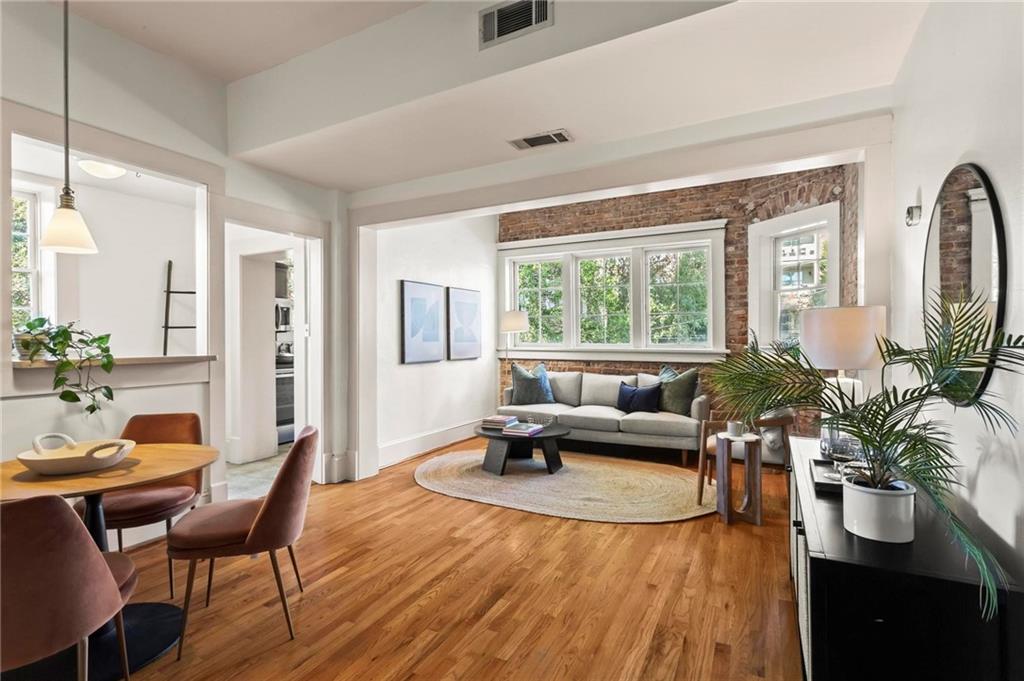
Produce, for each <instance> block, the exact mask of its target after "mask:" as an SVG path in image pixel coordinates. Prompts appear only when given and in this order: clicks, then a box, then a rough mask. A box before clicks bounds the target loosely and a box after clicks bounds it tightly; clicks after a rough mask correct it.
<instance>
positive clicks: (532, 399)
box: [512, 362, 555, 404]
mask: <svg viewBox="0 0 1024 681" xmlns="http://www.w3.org/2000/svg"><path fill="white" fill-rule="evenodd" d="M554 401H555V396H554V393H552V392H551V381H549V380H548V370H547V369H546V368H545V367H544V363H543V362H542V363H540V364H538V365H537V366H535V367H534V368H533V371H527V370H526V369H524V368H523V367H521V366H519V365H518V364H515V363H513V364H512V404H551V403H553V402H554Z"/></svg>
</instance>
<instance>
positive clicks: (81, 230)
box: [39, 206, 99, 255]
mask: <svg viewBox="0 0 1024 681" xmlns="http://www.w3.org/2000/svg"><path fill="white" fill-rule="evenodd" d="M39 247H40V248H41V249H43V250H46V251H53V252H54V253H72V254H76V255H89V254H92V253H98V252H99V249H97V248H96V242H95V241H93V239H92V234H90V233H89V228H88V227H87V226H86V225H85V220H83V219H82V214H81V213H79V212H78V211H77V210H76V209H75V207H74V206H71V207H63V206H62V207H61V208H58V209H57V210H55V211H54V212H53V218H52V219H51V220H50V224H48V225H47V226H46V231H45V232H43V238H42V239H41V240H40V242H39Z"/></svg>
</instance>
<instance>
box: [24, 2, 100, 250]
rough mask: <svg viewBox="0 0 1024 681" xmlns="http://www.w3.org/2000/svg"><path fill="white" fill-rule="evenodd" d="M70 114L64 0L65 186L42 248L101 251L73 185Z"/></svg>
mask: <svg viewBox="0 0 1024 681" xmlns="http://www.w3.org/2000/svg"><path fill="white" fill-rule="evenodd" d="M69 129H70V118H69V114H68V0H64V188H63V189H62V190H61V192H60V204H59V205H58V206H57V210H55V211H53V217H52V218H51V219H50V224H48V225H47V226H46V230H45V231H44V232H43V238H42V239H40V241H39V248H41V249H43V250H46V251H53V252H54V253H68V254H75V255H89V254H92V253H98V252H99V249H97V248H96V242H95V241H93V238H92V234H90V233H89V228H88V227H87V226H86V224H85V220H84V219H82V214H81V213H79V212H78V210H77V209H76V208H75V192H74V191H73V190H72V189H71V170H70V164H71V149H70V147H69V144H70V140H69V138H70V133H69Z"/></svg>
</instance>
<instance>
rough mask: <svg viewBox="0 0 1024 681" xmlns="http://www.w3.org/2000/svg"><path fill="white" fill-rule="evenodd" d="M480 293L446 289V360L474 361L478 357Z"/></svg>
mask: <svg viewBox="0 0 1024 681" xmlns="http://www.w3.org/2000/svg"><path fill="white" fill-rule="evenodd" d="M482 331H483V322H482V321H481V318H480V292H479V291H473V290H472V289H468V288H455V287H453V286H449V287H448V359H476V358H477V357H479V356H480V350H481V343H480V335H481V333H482Z"/></svg>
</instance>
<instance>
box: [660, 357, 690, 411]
mask: <svg viewBox="0 0 1024 681" xmlns="http://www.w3.org/2000/svg"><path fill="white" fill-rule="evenodd" d="M658 378H660V379H661V410H662V411H670V412H672V413H673V414H681V415H683V416H689V415H690V405H692V404H693V398H694V397H695V396H696V394H697V379H698V378H700V372H698V370H697V369H696V368H694V369H687V370H686V371H684V372H683V373H679V372H677V371H676V370H675V369H673V368H672V367H670V366H668V365H665V366H663V367H661V372H660V373H659V374H658Z"/></svg>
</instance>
